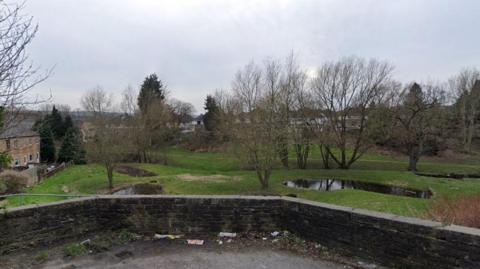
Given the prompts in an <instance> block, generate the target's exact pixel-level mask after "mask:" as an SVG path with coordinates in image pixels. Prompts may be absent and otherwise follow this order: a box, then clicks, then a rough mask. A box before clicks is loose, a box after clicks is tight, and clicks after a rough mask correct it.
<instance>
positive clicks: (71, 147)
mask: <svg viewBox="0 0 480 269" xmlns="http://www.w3.org/2000/svg"><path fill="white" fill-rule="evenodd" d="M77 151H78V143H77V137H76V134H75V131H74V130H73V128H70V129H68V130H67V132H66V133H65V137H64V138H63V143H62V146H61V147H60V151H59V152H58V162H69V161H72V160H73V159H74V158H75V154H76V153H77Z"/></svg>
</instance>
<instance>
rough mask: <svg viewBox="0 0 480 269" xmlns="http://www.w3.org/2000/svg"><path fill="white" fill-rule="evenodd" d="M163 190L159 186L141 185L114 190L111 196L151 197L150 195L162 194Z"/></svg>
mask: <svg viewBox="0 0 480 269" xmlns="http://www.w3.org/2000/svg"><path fill="white" fill-rule="evenodd" d="M162 193H163V188H162V186H161V185H159V184H151V183H141V184H135V185H130V186H127V187H123V188H121V189H117V190H114V191H113V192H112V194H113V195H135V194H137V195H142V194H145V195H151V194H162Z"/></svg>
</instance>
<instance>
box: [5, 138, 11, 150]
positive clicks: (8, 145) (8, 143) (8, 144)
mask: <svg viewBox="0 0 480 269" xmlns="http://www.w3.org/2000/svg"><path fill="white" fill-rule="evenodd" d="M5 143H6V144H7V150H10V139H7V140H6V141H5Z"/></svg>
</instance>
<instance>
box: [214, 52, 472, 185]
mask: <svg viewBox="0 0 480 269" xmlns="http://www.w3.org/2000/svg"><path fill="white" fill-rule="evenodd" d="M393 70H394V68H393V66H392V65H391V64H389V63H387V62H384V61H379V60H376V59H369V60H367V59H362V58H357V57H348V58H343V59H341V60H338V61H333V62H327V63H324V64H323V65H321V66H320V67H319V68H318V69H317V72H316V73H315V75H314V76H308V75H307V72H305V70H303V69H302V68H301V67H300V66H299V65H298V64H297V63H296V60H295V57H294V56H293V55H291V56H289V57H288V58H287V59H286V60H285V61H284V62H280V61H277V60H267V61H265V62H264V63H263V65H258V64H256V63H254V62H251V63H249V64H248V65H246V66H245V67H244V68H243V69H241V70H239V71H238V72H237V73H236V75H235V77H234V80H233V82H232V90H231V91H229V92H226V91H221V92H217V93H216V94H215V95H214V96H210V97H208V98H207V104H212V103H213V104H215V107H216V110H215V111H214V113H213V115H214V118H215V121H213V122H214V123H215V124H214V125H215V126H213V127H212V126H211V125H212V124H211V123H209V122H212V119H207V120H208V121H206V122H205V127H206V128H207V129H209V130H210V131H211V132H213V133H219V134H217V135H215V136H213V137H228V139H229V140H231V141H232V142H234V143H235V144H236V145H238V148H239V149H240V150H241V151H242V154H241V156H243V157H245V158H246V160H247V162H248V163H249V164H250V165H251V166H252V167H253V168H254V169H255V171H256V172H257V175H258V178H259V180H260V182H261V185H262V188H268V180H269V177H270V174H271V172H272V169H273V166H274V164H275V163H276V162H277V161H280V162H281V163H282V164H283V165H284V166H285V167H288V165H289V163H288V159H289V148H290V147H291V145H293V149H294V152H295V157H296V160H297V166H298V168H302V169H305V168H306V166H307V162H308V158H309V155H310V154H311V149H312V147H314V146H316V147H318V148H319V151H320V153H321V158H322V160H323V166H324V168H327V169H328V168H330V167H332V166H333V165H335V166H336V167H339V168H341V169H348V168H350V167H351V166H352V165H353V164H354V163H355V162H356V161H357V160H358V159H359V158H361V156H362V155H363V154H365V152H367V150H368V149H369V148H371V147H372V146H373V145H381V146H385V147H389V148H391V149H394V150H397V151H400V152H403V153H404V154H406V155H407V156H408V158H409V165H408V170H410V171H416V170H417V162H418V161H419V159H420V157H421V156H422V155H423V154H425V153H427V152H436V151H438V150H440V149H442V147H443V148H444V147H445V145H447V144H448V143H447V142H448V141H450V140H453V141H456V142H457V143H460V144H462V146H463V148H464V149H465V151H466V152H471V151H472V138H473V136H474V130H475V128H476V126H478V124H477V120H478V118H479V113H478V109H479V98H478V95H479V94H480V82H479V79H480V77H479V76H478V72H477V71H476V70H465V71H462V72H461V73H460V74H459V75H457V76H455V77H454V78H452V79H451V80H450V81H449V83H448V84H446V83H443V84H442V83H434V82H428V83H421V84H420V83H410V84H407V85H402V84H401V83H399V82H398V81H396V80H394V79H393V77H392V73H393ZM452 93H455V94H456V95H455V96H454V95H452ZM217 107H218V108H217ZM457 128H460V129H461V130H462V132H461V133H462V137H461V138H460V139H459V138H458V137H456V136H455V134H456V133H457V132H455V130H456V129H457Z"/></svg>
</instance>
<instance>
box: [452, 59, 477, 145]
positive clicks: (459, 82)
mask: <svg viewBox="0 0 480 269" xmlns="http://www.w3.org/2000/svg"><path fill="white" fill-rule="evenodd" d="M449 86H450V89H451V91H452V92H453V94H454V95H455V99H456V107H457V109H458V113H459V125H460V131H461V132H460V141H461V146H462V148H463V150H464V151H465V152H468V153H471V152H472V140H473V136H474V132H475V128H476V126H477V121H478V116H479V114H480V71H478V70H477V69H475V68H471V69H464V70H462V71H461V72H460V73H459V74H458V75H456V76H454V77H453V78H451V79H450V80H449Z"/></svg>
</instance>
